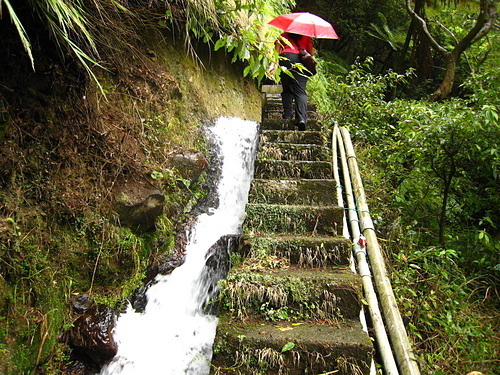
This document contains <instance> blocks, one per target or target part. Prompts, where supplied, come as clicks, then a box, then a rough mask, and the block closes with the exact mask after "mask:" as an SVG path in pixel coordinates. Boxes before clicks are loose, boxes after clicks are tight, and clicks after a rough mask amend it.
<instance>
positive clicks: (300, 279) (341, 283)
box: [218, 261, 362, 323]
mask: <svg viewBox="0 0 500 375" xmlns="http://www.w3.org/2000/svg"><path fill="white" fill-rule="evenodd" d="M261 264H262V265H264V267H261V268H260V269H259V268H258V267H259V264H258V263H257V264H255V263H254V262H253V263H252V262H251V261H250V262H243V263H241V264H240V265H239V266H235V267H234V268H233V269H231V271H229V274H228V275H227V278H226V279H225V281H224V284H225V285H224V292H223V293H222V294H221V295H220V296H219V300H218V302H219V306H221V309H222V311H223V312H224V313H225V315H227V316H231V317H233V318H235V319H236V318H237V319H241V320H245V319H262V320H266V319H267V320H280V319H285V320H288V321H295V320H301V319H316V320H320V321H328V322H329V323H337V322H339V321H342V320H343V319H359V314H360V312H361V308H362V303H361V299H362V286H361V278H360V276H359V275H357V274H355V273H353V272H351V271H350V270H348V269H336V270H328V269H302V268H292V267H288V268H285V269H270V268H265V263H261Z"/></svg>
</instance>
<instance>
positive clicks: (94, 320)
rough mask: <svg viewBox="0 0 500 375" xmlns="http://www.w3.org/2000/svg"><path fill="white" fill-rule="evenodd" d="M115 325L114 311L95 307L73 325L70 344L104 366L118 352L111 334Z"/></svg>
mask: <svg viewBox="0 0 500 375" xmlns="http://www.w3.org/2000/svg"><path fill="white" fill-rule="evenodd" d="M115 324H116V313H115V312H114V311H113V310H112V309H110V308H109V307H107V306H104V305H94V306H92V307H91V308H89V309H88V310H87V311H86V312H85V314H83V315H81V316H80V317H79V318H78V319H77V320H76V321H75V322H74V323H73V327H71V328H70V330H69V344H70V345H71V346H72V347H75V348H77V349H79V350H80V351H82V352H83V353H85V354H86V355H87V356H88V357H89V358H90V359H91V360H92V361H93V362H95V363H96V364H98V365H103V364H104V363H106V362H107V361H108V360H110V359H111V358H113V357H114V356H115V354H116V351H117V345H116V343H115V341H114V340H113V336H112V334H111V331H112V330H113V328H114V326H115Z"/></svg>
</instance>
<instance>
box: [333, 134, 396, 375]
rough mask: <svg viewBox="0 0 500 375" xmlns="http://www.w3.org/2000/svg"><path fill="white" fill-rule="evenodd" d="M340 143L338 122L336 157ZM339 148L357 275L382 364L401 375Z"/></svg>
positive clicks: (344, 158)
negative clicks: (361, 238)
mask: <svg viewBox="0 0 500 375" xmlns="http://www.w3.org/2000/svg"><path fill="white" fill-rule="evenodd" d="M337 142H338V143H339V145H343V142H342V136H341V134H340V131H339V128H338V124H335V127H334V130H333V136H332V146H333V145H335V147H334V148H333V157H334V159H337V146H336V144H337ZM339 150H340V158H341V162H342V172H343V177H344V190H345V196H346V200H347V207H348V216H349V223H350V227H351V234H352V236H351V237H352V240H353V252H354V255H355V258H356V261H357V267H358V274H359V275H360V276H361V282H362V285H363V291H364V296H365V299H366V301H367V303H368V312H369V314H370V318H371V321H372V325H373V331H374V334H375V344H376V345H377V347H378V351H379V354H380V358H381V362H382V367H383V369H384V374H385V375H399V371H398V368H397V365H396V361H395V360H394V355H393V353H392V349H391V344H390V342H389V338H388V337H387V332H386V330H385V326H384V322H383V320H382V313H381V312H380V308H379V303H378V298H377V293H376V292H375V288H374V287H373V282H372V275H371V271H370V267H369V266H368V262H367V259H366V247H365V246H364V244H363V245H362V244H360V243H359V241H358V239H359V238H360V235H361V231H360V227H359V219H358V213H357V211H356V204H355V200H354V195H353V191H352V184H351V179H350V175H349V168H348V163H347V156H346V151H345V148H344V147H339ZM334 171H335V170H334ZM334 176H335V179H336V181H337V186H339V185H340V179H339V178H338V172H337V173H334ZM337 179H338V180H337ZM339 201H341V198H339ZM344 218H345V215H344Z"/></svg>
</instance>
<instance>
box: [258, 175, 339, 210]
mask: <svg viewBox="0 0 500 375" xmlns="http://www.w3.org/2000/svg"><path fill="white" fill-rule="evenodd" d="M336 186H337V184H336V182H335V180H327V179H308V180H306V179H298V180H297V179H294V180H274V179H273V180H268V179H260V178H255V179H253V180H252V183H251V184H250V191H249V193H248V200H249V202H250V203H282V204H297V205H299V204H305V205H317V206H319V205H334V204H337V197H336Z"/></svg>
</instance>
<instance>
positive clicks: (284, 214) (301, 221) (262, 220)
mask: <svg viewBox="0 0 500 375" xmlns="http://www.w3.org/2000/svg"><path fill="white" fill-rule="evenodd" d="M343 213H344V209H343V208H342V207H338V206H304V205H280V204H265V203H248V204H247V205H246V214H247V217H246V219H245V225H244V233H246V234H262V233H265V234H279V233H293V234H295V235H330V236H331V235H334V236H335V235H337V234H341V233H342V229H343Z"/></svg>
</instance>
